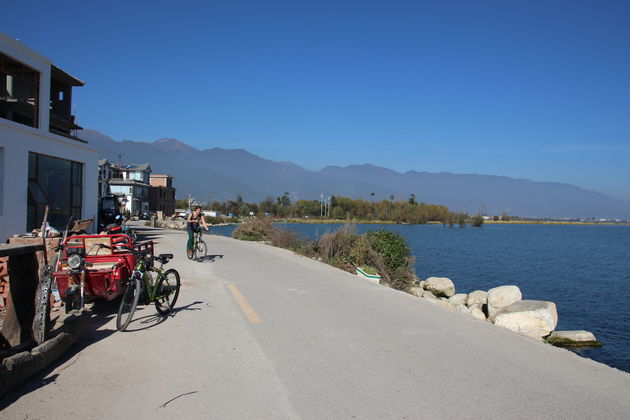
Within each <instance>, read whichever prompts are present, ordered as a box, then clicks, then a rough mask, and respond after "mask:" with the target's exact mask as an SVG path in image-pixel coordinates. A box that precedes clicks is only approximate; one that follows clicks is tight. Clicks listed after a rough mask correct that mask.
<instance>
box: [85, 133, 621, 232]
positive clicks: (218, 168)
mask: <svg viewBox="0 0 630 420" xmlns="http://www.w3.org/2000/svg"><path fill="white" fill-rule="evenodd" d="M79 137H80V138H82V139H84V140H86V141H88V142H89V143H90V144H91V145H92V146H94V147H96V148H97V149H100V157H101V158H105V159H108V160H109V161H110V162H118V161H119V160H122V161H123V162H127V163H149V165H150V166H151V169H152V171H153V173H166V174H169V175H172V176H173V184H174V187H175V188H176V189H177V193H176V194H177V197H178V198H185V197H188V195H189V194H190V195H192V196H194V197H196V198H197V199H198V200H199V201H202V202H204V201H214V200H218V201H225V200H230V199H234V198H235V197H236V196H237V195H238V194H241V195H242V196H243V198H244V199H245V201H250V202H260V201H262V200H264V199H265V198H266V197H268V196H279V195H282V194H283V193H284V192H289V193H290V195H291V198H292V199H293V200H295V199H319V198H320V196H321V195H322V194H323V195H324V196H325V197H327V196H330V195H342V196H346V197H352V198H364V199H375V200H382V199H389V198H390V197H391V196H392V195H393V196H394V198H395V199H403V200H406V199H407V198H408V197H409V196H410V195H411V194H414V195H415V197H416V199H417V200H418V201H421V202H425V203H430V204H443V205H446V206H448V207H449V209H451V210H452V211H466V212H469V213H475V214H476V213H478V212H485V213H487V214H491V215H500V214H502V213H507V214H510V215H517V216H521V217H548V218H590V217H595V218H617V219H624V220H628V219H630V203H626V202H624V201H621V200H618V199H615V198H613V197H610V196H607V195H605V194H601V193H598V192H595V191H590V190H585V189H583V188H579V187H576V186H574V185H569V184H563V183H557V182H536V181H530V180H527V179H515V178H509V177H505V176H495V175H478V174H454V173H448V172H441V173H428V172H417V171H409V172H405V173H400V172H396V171H394V170H391V169H387V168H382V167H377V166H374V165H370V164H365V165H350V166H346V167H339V166H328V167H326V168H324V169H322V170H320V171H309V170H307V169H304V168H302V167H300V166H299V165H296V164H294V163H291V162H275V161H272V160H268V159H264V158H262V157H259V156H256V155H254V154H252V153H249V152H247V151H245V150H242V149H221V148H213V149H206V150H198V149H196V148H194V147H191V146H189V145H187V144H185V143H183V142H181V141H178V140H176V139H168V138H163V139H159V140H156V141H154V142H152V143H146V142H136V141H130V140H125V141H116V140H114V139H112V138H111V137H108V136H106V135H104V134H102V133H100V132H98V131H95V130H89V129H86V130H81V131H80V132H79Z"/></svg>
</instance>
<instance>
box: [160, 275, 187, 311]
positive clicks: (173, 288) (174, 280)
mask: <svg viewBox="0 0 630 420" xmlns="http://www.w3.org/2000/svg"><path fill="white" fill-rule="evenodd" d="M180 286H181V283H180V282H179V273H178V272H177V271H176V270H173V269H170V270H167V271H166V272H165V273H164V274H163V275H162V276H161V277H160V280H159V281H158V283H157V285H156V286H155V296H156V297H155V309H157V311H158V312H159V313H160V314H162V315H166V314H167V313H169V312H170V311H172V310H173V308H174V307H175V302H177V297H178V296H179V287H180Z"/></svg>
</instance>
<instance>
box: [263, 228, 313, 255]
mask: <svg viewBox="0 0 630 420" xmlns="http://www.w3.org/2000/svg"><path fill="white" fill-rule="evenodd" d="M271 245H273V246H277V247H278V248H285V249H290V250H293V251H298V250H301V249H302V248H304V247H305V246H306V241H305V240H304V239H303V238H302V237H300V235H298V234H297V233H296V232H295V231H293V230H291V229H287V228H281V229H274V234H273V236H272V237H271Z"/></svg>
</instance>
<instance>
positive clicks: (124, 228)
mask: <svg viewBox="0 0 630 420" xmlns="http://www.w3.org/2000/svg"><path fill="white" fill-rule="evenodd" d="M106 232H107V234H108V235H111V234H115V233H123V234H125V235H128V236H129V237H130V238H131V240H132V241H133V242H134V243H135V242H136V241H137V240H138V236H137V235H136V232H135V231H134V230H133V229H131V228H130V227H129V225H127V221H126V220H125V221H123V220H122V216H120V215H119V216H116V223H112V224H110V225H108V226H107V228H106Z"/></svg>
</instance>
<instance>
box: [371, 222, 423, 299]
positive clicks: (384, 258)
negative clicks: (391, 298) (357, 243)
mask: <svg viewBox="0 0 630 420" xmlns="http://www.w3.org/2000/svg"><path fill="white" fill-rule="evenodd" d="M367 239H368V240H369V243H370V245H371V247H372V249H373V250H374V251H375V252H376V254H377V257H378V258H377V257H375V256H372V258H371V260H372V262H374V265H375V266H376V268H377V269H378V271H379V273H380V274H381V277H382V278H383V280H384V281H385V282H387V283H388V284H389V285H390V286H391V287H393V288H394V289H398V290H405V289H406V288H408V287H409V286H411V285H412V284H413V283H414V282H415V281H416V276H415V274H414V269H413V265H414V260H413V258H411V249H410V248H409V246H407V242H406V241H405V238H404V237H403V236H402V235H400V234H398V233H394V232H392V231H390V230H378V231H376V232H368V234H367ZM379 260H380V261H379ZM379 263H380V265H381V266H379Z"/></svg>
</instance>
